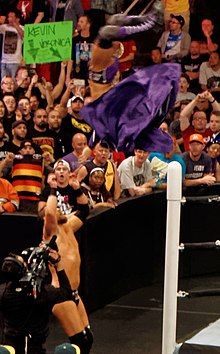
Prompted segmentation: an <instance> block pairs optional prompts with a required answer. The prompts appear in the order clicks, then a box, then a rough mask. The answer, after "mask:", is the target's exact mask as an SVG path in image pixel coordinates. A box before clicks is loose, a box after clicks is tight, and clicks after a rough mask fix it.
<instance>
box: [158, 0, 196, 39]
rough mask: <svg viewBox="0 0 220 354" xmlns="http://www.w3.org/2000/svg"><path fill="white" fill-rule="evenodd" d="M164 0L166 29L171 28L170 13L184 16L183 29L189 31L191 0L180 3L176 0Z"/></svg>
mask: <svg viewBox="0 0 220 354" xmlns="http://www.w3.org/2000/svg"><path fill="white" fill-rule="evenodd" d="M163 2H164V5H165V7H164V24H165V30H166V31H168V30H169V19H170V15H171V14H173V15H177V16H179V15H180V16H182V17H183V18H184V22H185V23H184V26H183V30H184V31H186V32H189V14H190V12H189V0H183V1H181V2H180V3H179V2H177V1H176V0H163Z"/></svg>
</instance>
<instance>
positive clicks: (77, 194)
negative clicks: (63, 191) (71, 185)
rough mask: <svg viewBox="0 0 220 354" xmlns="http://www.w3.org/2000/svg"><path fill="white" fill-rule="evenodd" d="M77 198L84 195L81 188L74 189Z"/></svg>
mask: <svg viewBox="0 0 220 354" xmlns="http://www.w3.org/2000/svg"><path fill="white" fill-rule="evenodd" d="M74 192H75V195H76V197H80V196H81V195H82V194H83V191H82V189H81V188H78V189H74Z"/></svg>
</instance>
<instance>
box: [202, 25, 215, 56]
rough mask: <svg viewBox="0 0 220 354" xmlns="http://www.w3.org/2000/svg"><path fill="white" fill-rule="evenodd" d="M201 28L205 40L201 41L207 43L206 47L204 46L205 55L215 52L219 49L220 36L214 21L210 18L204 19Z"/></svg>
mask: <svg viewBox="0 0 220 354" xmlns="http://www.w3.org/2000/svg"><path fill="white" fill-rule="evenodd" d="M201 26H202V32H203V38H202V39H201V42H204V43H205V47H204V46H203V53H212V52H215V51H216V50H218V48H219V38H218V36H219V35H218V34H217V33H216V31H215V29H214V25H213V23H212V20H211V19H208V18H205V19H203V20H202V23H201Z"/></svg>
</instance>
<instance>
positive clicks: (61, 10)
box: [55, 0, 67, 22]
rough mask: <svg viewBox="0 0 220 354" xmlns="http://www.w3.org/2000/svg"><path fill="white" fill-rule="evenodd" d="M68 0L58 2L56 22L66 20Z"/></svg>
mask: <svg viewBox="0 0 220 354" xmlns="http://www.w3.org/2000/svg"><path fill="white" fill-rule="evenodd" d="M66 2H67V0H58V6H57V11H56V17H55V21H56V22H58V21H63V20H64V12H65V6H66Z"/></svg>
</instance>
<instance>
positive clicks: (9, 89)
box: [1, 75, 15, 95]
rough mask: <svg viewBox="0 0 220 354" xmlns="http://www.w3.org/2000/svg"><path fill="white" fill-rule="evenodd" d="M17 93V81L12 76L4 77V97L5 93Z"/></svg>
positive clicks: (2, 90) (2, 84)
mask: <svg viewBox="0 0 220 354" xmlns="http://www.w3.org/2000/svg"><path fill="white" fill-rule="evenodd" d="M14 92H15V80H14V79H13V77H12V76H10V75H7V76H3V77H2V80H1V93H2V95H4V94H5V93H12V94H14Z"/></svg>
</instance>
